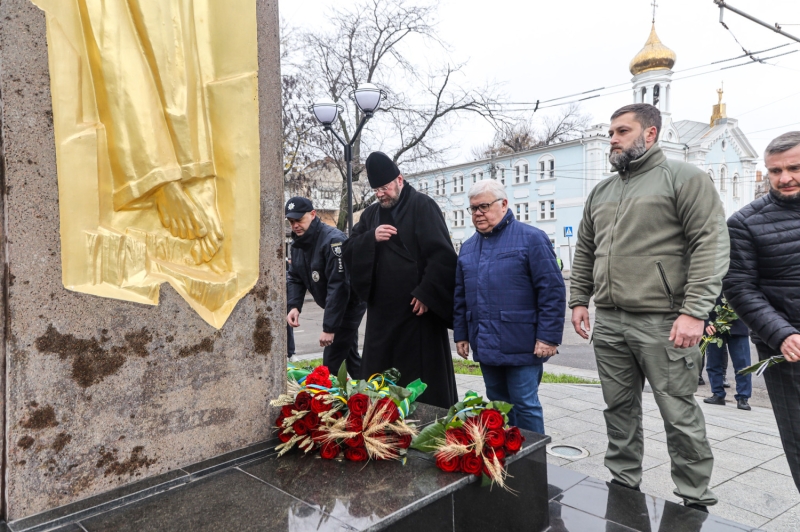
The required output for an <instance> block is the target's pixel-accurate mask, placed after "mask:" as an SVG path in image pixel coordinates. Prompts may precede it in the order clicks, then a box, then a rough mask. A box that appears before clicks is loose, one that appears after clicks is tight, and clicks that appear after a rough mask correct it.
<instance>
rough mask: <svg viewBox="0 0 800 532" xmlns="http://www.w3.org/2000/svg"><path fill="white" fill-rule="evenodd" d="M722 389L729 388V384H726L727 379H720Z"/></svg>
mask: <svg viewBox="0 0 800 532" xmlns="http://www.w3.org/2000/svg"><path fill="white" fill-rule="evenodd" d="M722 387H723V388H730V387H731V385H730V383H729V382H728V377H722Z"/></svg>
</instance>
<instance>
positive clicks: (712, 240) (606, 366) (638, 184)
mask: <svg viewBox="0 0 800 532" xmlns="http://www.w3.org/2000/svg"><path fill="white" fill-rule="evenodd" d="M660 129H661V113H660V112H659V111H658V109H657V108H655V107H653V106H652V105H648V104H633V105H628V106H625V107H623V108H621V109H619V110H618V111H617V112H615V113H614V114H613V115H612V117H611V127H610V129H609V136H610V137H611V155H610V158H611V163H612V164H613V165H614V167H615V169H616V170H617V171H618V172H619V173H618V174H617V175H614V176H612V177H610V178H608V179H606V180H605V181H603V182H601V183H600V184H599V185H597V186H596V187H595V189H594V190H593V191H592V192H591V193H590V194H589V198H588V199H587V201H586V208H585V210H584V213H583V219H582V221H581V225H580V228H579V230H578V244H577V247H576V251H575V259H574V261H573V265H572V272H571V275H570V301H569V306H570V308H572V325H573V326H574V327H575V331H576V332H577V333H578V334H580V335H581V336H582V337H584V338H587V339H588V338H589V334H588V332H589V330H590V325H589V311H588V305H589V299H590V298H591V297H592V296H594V298H595V305H596V307H597V316H596V322H595V330H594V334H593V335H592V341H593V343H594V349H595V355H596V357H597V368H598V372H599V374H600V381H601V383H602V387H603V397H604V399H605V402H606V409H605V412H604V413H605V420H606V429H607V431H608V450H607V451H606V458H605V465H606V467H608V469H609V470H610V471H611V474H612V476H613V477H614V479H613V480H612V482H613V483H615V484H619V485H622V486H625V487H629V488H632V489H637V490H638V487H639V483H640V482H641V480H642V455H643V452H644V435H643V431H642V389H643V387H644V379H645V378H646V379H647V381H648V382H649V383H650V386H651V387H652V388H653V395H654V397H655V400H656V403H657V404H658V408H659V410H660V411H661V416H662V417H663V418H664V428H665V429H666V435H667V447H668V449H669V455H670V458H671V461H672V479H673V481H674V482H675V485H676V487H677V489H676V490H675V494H676V495H677V496H678V497H681V498H683V501H684V504H685V505H687V506H689V507H692V508H695V509H697V510H701V511H706V512H707V511H708V510H707V508H706V507H707V506H710V505H713V504H716V503H717V498H716V496H715V495H714V494H713V493H712V492H711V490H709V489H708V484H709V480H710V478H711V469H712V467H713V463H714V458H713V456H712V454H711V447H710V446H709V443H708V440H707V439H706V429H705V419H704V418H703V413H702V411H701V410H700V407H699V405H698V404H697V402H696V401H695V398H694V393H695V392H696V391H697V379H698V376H699V372H700V349H699V347H698V344H699V342H700V339H701V338H702V336H703V320H704V319H705V318H707V317H708V314H709V312H710V311H711V310H712V309H713V308H714V301H715V299H716V297H717V293H718V292H719V290H720V289H721V287H722V278H723V276H724V275H725V273H726V272H727V270H728V253H729V249H730V242H729V240H728V230H727V225H726V223H725V213H724V210H723V208H722V203H721V202H720V199H719V195H718V194H717V192H716V190H715V188H714V183H713V182H712V181H711V179H710V178H709V176H708V175H707V174H706V173H705V172H703V171H702V170H700V169H699V168H697V167H696V166H694V165H691V164H687V163H683V162H678V161H673V160H669V159H667V158H666V156H665V155H664V153H663V152H662V151H661V149H660V148H659V147H658V146H657V145H656V142H657V140H658V133H659V131H660Z"/></svg>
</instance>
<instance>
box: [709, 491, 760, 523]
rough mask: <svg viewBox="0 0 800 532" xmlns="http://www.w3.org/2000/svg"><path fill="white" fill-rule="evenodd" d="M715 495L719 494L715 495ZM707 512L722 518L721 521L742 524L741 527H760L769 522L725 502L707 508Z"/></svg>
mask: <svg viewBox="0 0 800 532" xmlns="http://www.w3.org/2000/svg"><path fill="white" fill-rule="evenodd" d="M717 495H719V494H718V493H717ZM708 511H709V512H710V513H712V514H714V515H718V516H719V517H722V518H723V519H728V520H729V521H735V522H737V523H742V524H743V525H749V526H754V527H762V526H764V524H765V523H766V522H767V521H769V519H768V518H765V517H764V516H762V515H758V514H754V513H753V512H748V511H747V510H744V509H742V508H740V507H739V506H737V505H735V504H729V503H727V502H725V501H720V502H718V503H717V504H715V505H714V506H709V507H708ZM770 532H772V530H770Z"/></svg>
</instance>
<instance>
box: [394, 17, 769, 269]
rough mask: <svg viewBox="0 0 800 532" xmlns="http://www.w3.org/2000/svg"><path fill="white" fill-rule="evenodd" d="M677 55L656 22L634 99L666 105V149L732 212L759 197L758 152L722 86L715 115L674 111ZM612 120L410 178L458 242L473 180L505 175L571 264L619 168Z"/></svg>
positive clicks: (527, 218) (637, 60)
mask: <svg viewBox="0 0 800 532" xmlns="http://www.w3.org/2000/svg"><path fill="white" fill-rule="evenodd" d="M675 60H676V57H675V53H674V52H673V51H672V50H670V49H669V48H667V47H666V46H664V44H662V43H661V41H660V40H659V38H658V35H656V30H655V26H653V27H652V29H651V31H650V36H649V38H648V39H647V42H646V43H645V45H644V47H643V48H642V50H641V51H640V52H639V53H638V54H636V56H635V57H634V58H633V60H632V61H631V63H630V72H631V74H633V79H632V80H631V81H632V100H633V102H634V103H642V102H644V103H649V104H652V105H655V106H656V107H658V108H659V109H660V110H661V114H662V117H663V123H662V129H661V134H660V137H659V145H660V146H661V149H662V150H664V152H665V154H666V156H667V157H669V158H672V159H677V160H681V161H686V162H689V163H692V164H695V165H697V166H698V167H699V168H701V169H702V170H703V171H704V172H707V173H708V175H709V176H710V178H711V179H712V180H713V181H714V184H715V186H716V189H717V191H718V192H719V195H720V198H721V200H722V203H723V205H724V206H725V213H726V215H727V216H730V215H731V214H733V213H734V212H735V211H737V210H739V209H740V208H741V207H743V206H745V205H747V204H748V203H750V202H751V201H753V199H754V193H755V190H756V179H757V176H756V160H757V159H758V154H757V153H756V152H755V150H754V149H753V147H752V145H751V144H750V142H748V140H747V138H746V137H745V135H744V133H742V131H741V130H740V129H739V126H738V122H737V121H736V119H734V118H729V117H728V116H727V114H726V109H725V104H724V103H722V91H721V90H720V91H718V93H719V94H718V98H719V101H718V103H717V104H716V105H714V106H713V108H712V114H711V117H710V119H707V120H704V121H696V120H674V119H673V117H672V91H673V89H672V75H673V71H672V68H673V66H674V65H675ZM609 114H610V112H609ZM608 127H609V124H597V125H595V126H592V127H591V128H589V129H587V130H586V131H585V132H584V134H583V135H582V137H581V138H578V139H575V140H571V141H567V142H562V143H558V144H552V145H549V146H543V147H539V148H535V149H532V150H528V151H523V152H518V153H513V154H508V155H502V156H497V157H495V158H494V159H484V160H477V161H472V162H468V163H463V164H458V165H454V166H449V167H446V168H441V169H437V170H433V171H428V172H423V173H419V174H414V175H409V176H407V178H408V180H409V182H410V183H411V184H412V185H414V187H415V188H416V189H417V190H419V191H421V192H423V193H427V194H428V195H430V196H431V197H433V198H434V199H436V200H437V202H438V203H439V205H440V206H441V208H442V211H443V212H444V214H445V218H446V220H447V224H448V227H449V229H450V234H451V237H452V239H453V244H454V245H455V247H456V249H459V248H460V246H461V242H463V241H464V240H466V239H467V238H469V237H470V236H471V235H472V234H473V233H474V232H475V228H474V226H472V223H471V216H470V215H469V212H468V211H467V207H468V206H469V201H468V200H467V192H468V191H469V187H470V186H471V185H472V184H473V183H475V182H477V181H478V180H480V179H497V180H500V181H501V183H503V184H504V185H505V187H506V191H507V194H508V198H509V205H510V208H511V209H512V210H513V212H514V214H515V215H516V217H517V219H518V220H520V221H522V222H525V223H529V224H535V225H536V226H537V227H539V228H540V229H542V230H543V231H544V232H545V233H547V234H548V235H549V237H550V241H551V243H552V244H553V246H554V247H555V249H556V253H557V255H558V256H559V257H560V258H561V259H562V260H563V261H564V269H565V270H566V269H569V267H570V262H571V261H570V259H571V257H572V253H574V245H575V236H576V233H577V230H578V226H579V225H580V219H581V216H582V214H583V207H584V204H585V202H586V197H587V196H588V195H589V192H590V191H591V190H592V189H593V188H594V186H595V185H597V183H599V182H600V181H601V180H603V179H605V178H607V177H609V176H611V175H612V174H613V172H612V170H611V165H610V163H609V160H608V156H609V151H610V139H609V138H608ZM758 177H759V178H760V175H759V176H758Z"/></svg>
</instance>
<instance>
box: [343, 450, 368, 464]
mask: <svg viewBox="0 0 800 532" xmlns="http://www.w3.org/2000/svg"><path fill="white" fill-rule="evenodd" d="M344 457H345V458H346V459H347V460H350V461H351V462H366V461H367V460H368V459H369V455H368V454H367V450H366V449H365V448H363V447H348V448H347V449H345V450H344Z"/></svg>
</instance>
